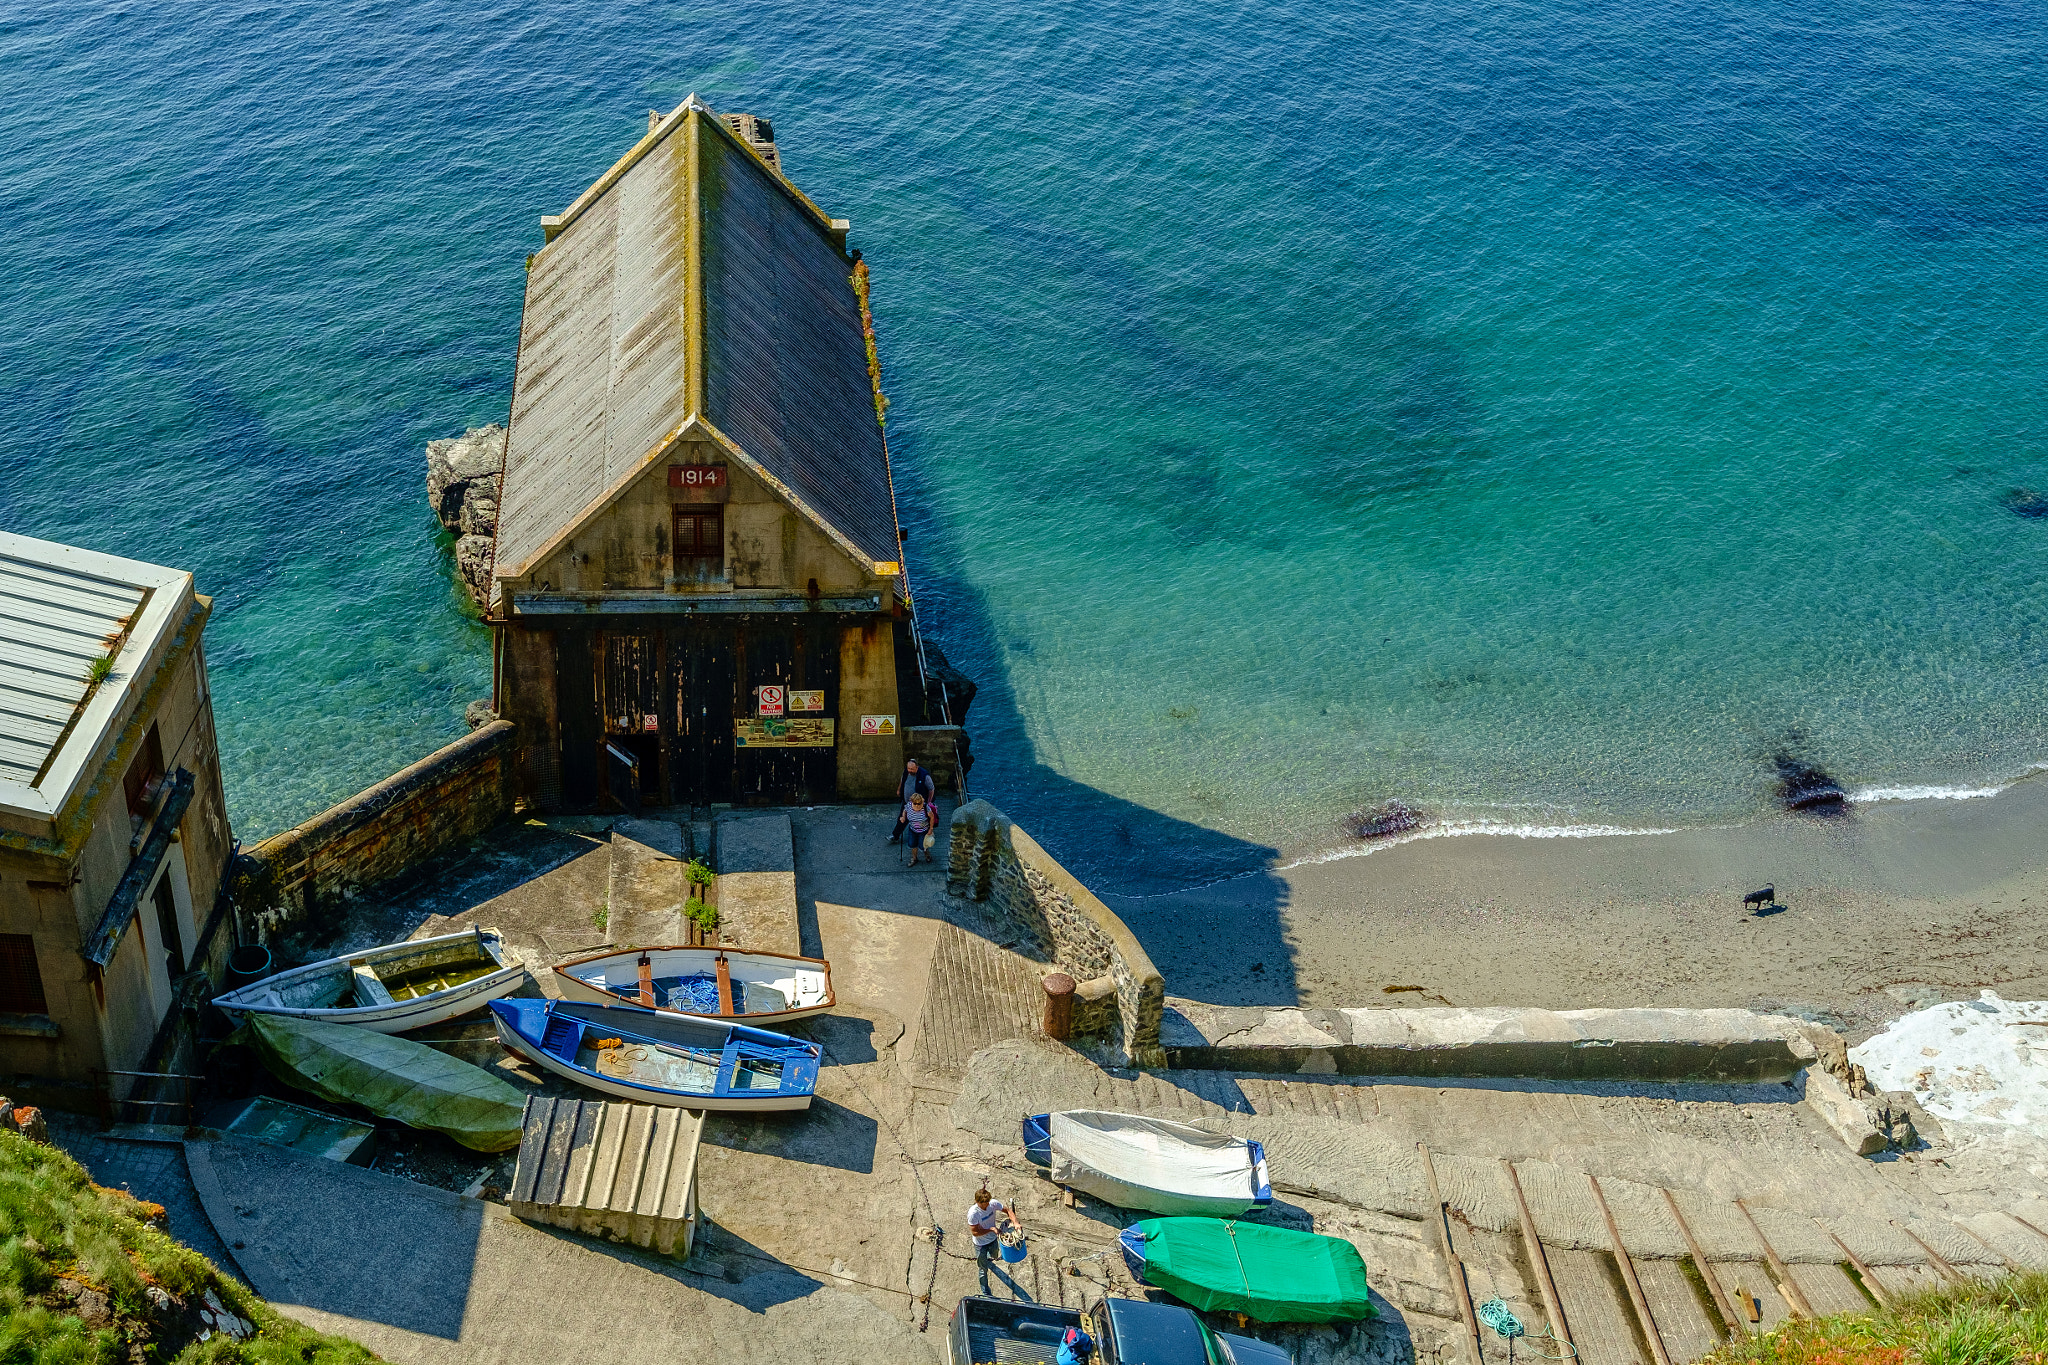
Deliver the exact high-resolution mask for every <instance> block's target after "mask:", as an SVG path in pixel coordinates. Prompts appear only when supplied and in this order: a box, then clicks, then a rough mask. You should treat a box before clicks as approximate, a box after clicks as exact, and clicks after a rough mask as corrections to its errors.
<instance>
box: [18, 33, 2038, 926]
mask: <svg viewBox="0 0 2048 1365" xmlns="http://www.w3.org/2000/svg"><path fill="white" fill-rule="evenodd" d="M1328 8H1330V7H1297V8H1296V9H1292V10H1289V9H1284V8H1283V9H1279V10H1276V9H1273V8H1272V7H1270V6H1262V7H1250V6H1233V5H1228V4H1213V3H1212V4H1204V3H1175V4H1171V5H1166V6H1158V5H1152V6H1140V5H1119V4H1110V5H1102V4H1091V5H1085V6H1083V5H1065V6H1055V7H1053V8H1050V9H1047V8H1040V9H1038V10H1035V11H1031V12H1019V11H1016V10H1012V9H1008V8H998V7H994V6H990V5H986V4H968V5H964V6H959V5H956V6H950V7H945V8H943V9H929V10H903V9H900V8H897V7H888V6H858V5H856V6H839V7H833V8H832V9H831V10H830V12H829V13H821V12H819V11H818V10H817V8H816V7H811V6H798V5H780V4H769V5H766V6H762V5H750V6H747V7H744V8H741V7H737V6H720V5H711V6H686V7H677V6H667V5H632V4H628V5H621V6H617V7H615V8H614V9H613V10H612V11H611V12H610V13H607V14H606V15H605V16H604V17H603V20H602V22H584V21H582V20H580V19H577V18H572V17H571V15H572V14H573V12H572V11H556V12H546V11H539V10H536V9H534V8H533V7H530V6H510V5H504V6H490V5H484V6H475V7H469V8H466V9H464V10H462V11H460V12H453V11H448V10H446V9H445V8H443V7H434V6H428V5H425V4H405V3H385V4H337V5H331V6H321V7H314V6H303V7H279V6H261V7H259V6H249V7H246V8H236V7H232V6H215V7H190V8H183V9H181V8H179V7H170V8H162V7H153V8H143V7H134V8H130V9H128V10H126V11H107V12H105V13H101V14H96V15H79V14H76V13H73V12H72V11H70V10H68V9H59V8H56V7H31V8H28V9H26V10H21V9H17V10H14V11H10V12H9V13H8V15H6V16H0V127H5V128H6V129H7V130H8V132H9V135H10V142H11V143H12V148H11V154H10V155H9V156H8V157H6V158H4V159H0V207H4V208H5V209H6V211H7V212H8V214H9V220H10V222H12V223H14V224H16V225H17V228H16V231H15V232H14V233H13V235H12V237H11V239H10V247H11V251H10V257H11V259H10V262H9V265H10V269H9V270H8V272H7V273H6V275H5V276H4V278H0V400H4V401H5V403H6V407H7V410H8V411H9V412H10V414H11V415H12V421H10V422H9V423H8V424H7V425H6V426H5V427H4V428H0V524H4V525H6V526H8V527H10V528H18V529H23V530H28V531H30V532H33V533H36V534H42V535H50V536H55V537H57V538H61V539H68V540H75V541H78V542H80V543H83V544H87V545H93V546H96V547H99V548H105V549H109V550H114V551H117V552H120V553H127V554H135V555H139V556H142V557H145V558H151V559H157V560H161V561H164V562H168V563H175V564H181V565H186V566H189V567H191V568H193V569H194V570H195V571H196V572H197V573H198V574H199V579H200V584H201V588H202V590H203V591H210V592H213V593H214V594H216V596H217V597H218V599H219V609H218V610H219V614H218V615H217V617H216V621H215V624H214V625H213V626H212V627H211V628H210V630H209V639H210V641H211V648H212V656H211V658H212V665H213V671H214V678H215V685H216V692H217V706H218V707H219V711H220V720H221V729H222V738H223V745H224V750H225V756H226V760H227V765H228V770H229V781H230V800H231V805H232V807H233V809H234V813H235V818H236V822H237V827H238V830H239V831H240V832H242V833H243V835H244V837H245V838H246V837H249V836H252V835H258V834H261V833H263V832H266V831H268V830H271V829H276V828H279V827H281V826H283V825H285V824H287V823H289V822H290V821H291V820H293V819H295V818H298V817H299V816H302V815H304V814H307V813H310V812H311V811H313V810H315V809H318V808H319V807H320V806H321V805H322V804H324V803H325V802H326V801H329V800H332V799H334V798H335V797H338V796H341V795H344V794H346V793H348V792H350V791H353V790H355V789H357V788H358V787H360V786H361V785H363V784H364V783H365V782H367V781H369V780H373V779H374V778H376V777H378V776H381V775H383V774H384V773H386V772H389V771H390V770H391V769H392V768H394V767H395V766H397V765H398V764H400V763H402V762H405V761H408V760H410V759H411V758H413V757H416V756H418V755H419V754H420V753H423V752H425V751H426V750H427V749H428V748H430V747H432V746H433V745H434V744H435V743H438V742H441V741H444V740H445V739H447V738H451V737H453V736H454V735H455V734H457V733H459V732H460V719H459V717H460V711H461V706H462V703H463V702H464V701H466V700H467V699H469V698H470V697H474V696H479V695H482V694H484V692H485V691H486V690H487V688H488V664H487V644H486V641H485V639H484V636H483V632H482V631H481V629H480V628H478V627H476V626H475V625H473V624H470V623H469V622H467V621H465V620H464V619H463V618H462V617H461V616H460V614H459V613H458V611H457V610H456V606H455V600H456V599H455V595H454V591H453V589H452V588H451V586H450V582H449V578H448V574H447V569H446V566H445V563H444V560H443V553H442V551H440V550H439V549H438V548H437V546H436V545H435V543H434V541H433V539H432V536H431V531H432V525H431V521H430V519H429V517H428V515H427V512H426V509H425V506H424V500H423V497H422V464H421V457H420V447H421V446H422V445H423V443H424V442H425V441H426V440H427V439H430V438H431V437H434V436H438V435H444V434H450V433H453V432H455V431H459V430H460V429H461V428H462V427H463V426H464V425H465V424H469V423H475V422H481V421H485V420H490V419H494V418H499V417H501V416H502V415H503V413H504V411H505V408H506V405H507V402H508V400H509V393H510V385H511V374H512V361H513V352H514V348H515V345H516V339H517V338H516V331H517V325H518V313H519V291H520V287H521V261H522V258H523V256H524V254H525V253H526V252H528V251H531V250H533V249H535V247H537V246H538V243H539V234H538V230H537V227H536V225H535V223H534V219H535V218H536V217H537V216H538V215H539V214H541V213H544V212H552V211H555V210H557V209H558V208H560V207H561V206H562V205H564V204H566V203H567V202H568V201H569V200H570V199H571V198H572V197H573V196H574V194H575V193H576V192H577V191H579V190H580V189H581V188H582V187H583V186H584V185H585V184H587V183H588V182H589V181H590V180H591V179H592V178H594V177H595V175H596V174H597V173H598V172H599V171H601V170H602V169H603V167H604V166H605V165H607V164H609V162H610V161H611V160H612V159H613V157H614V156H616V154H617V153H618V152H619V151H620V150H621V149H622V148H623V147H624V146H626V145H628V144H629V143H630V142H631V140H632V139H633V138H634V137H635V136H637V134H638V132H639V130H640V129H641V128H642V127H644V117H645V111H646V109H647V108H648V107H649V106H650V105H660V106H662V107H668V106H670V105H672V104H673V103H675V102H676V101H677V100H679V99H680V98H681V97H682V95H683V94H685V93H687V92H688V91H689V90H692V89H695V90H697V91H699V92H701V93H703V94H704V95H705V96H706V97H707V98H709V99H710V100H711V101H712V102H713V103H714V104H717V105H720V106H721V107H731V108H746V109H751V110H754V111H756V112H760V113H762V114H765V115H767V116H769V117H772V118H773V119H774V120H775V123H776V126H777V130H778V134H779V136H780V138H781V140H782V145H783V149H784V155H785V160H786V163H787V165H788V167H789V169H790V171H791V173H792V174H793V176H794V177H795V178H796V179H797V181H798V182H799V183H800V184H801V185H803V186H804V188H805V189H806V190H807V191H809V192H810V193H811V194H812V196H813V197H814V198H816V199H817V200H818V201H819V202H820V203H822V204H824V205H826V206H827V207H828V208H830V209H831V210H832V211H833V212H835V213H840V214H845V215H846V216H849V217H851V218H852V219H853V220H854V241H855V243H856V244H857V245H859V246H861V247H862V248H863V250H864V252H865V253H866V255H867V257H868V259H869V261H870V263H871V265H872V267H873V269H874V272H875V303H876V308H877V312H878V316H879V320H880V325H881V331H882V350H883V358H884V364H885V367H886V375H885V380H886V383H887V387H888V389H889V392H890V395H891V397H892V399H893V400H894V404H895V405H894V408H893V409H892V414H891V428H890V430H891V438H892V443H893V445H894V448H895V451H896V455H897V458H898V468H899V475H898V478H899V496H900V498H901V501H902V502H903V504H904V516H905V521H906V523H907V524H908V525H909V526H910V527H911V528H912V530H913V539H912V541H911V543H910V551H911V555H912V567H913V571H914V572H915V573H916V574H917V575H918V586H919V590H920V602H921V607H922V610H923V611H924V614H925V616H926V620H927V624H928V626H931V627H934V628H935V633H936V635H937V637H938V638H940V639H941V640H943V641H944V643H945V644H946V646H947V648H948V650H949V652H950V653H952V654H953V655H954V657H955V659H956V662H959V663H960V664H961V665H962V666H963V667H965V668H966V669H967V670H968V671H969V672H970V673H971V674H972V675H974V676H975V677H976V678H977V679H978V680H980V681H981V682H982V683H983V684H984V689H985V690H984V697H983V700H982V701H980V702H977V703H976V714H975V717H974V719H975V722H976V724H975V727H974V728H975V731H976V752H977V755H978V757H979V760H980V761H979V765H978V766H977V768H976V770H975V782H976V785H977V787H978V789H979V790H980V791H981V792H983V793H984V794H987V795H990V796H992V797H993V798H994V799H996V800H997V801H999V802H1001V803H1003V804H1005V805H1007V806H1009V807H1011V808H1012V809H1013V812H1014V813H1016V814H1018V815H1019V816H1020V818H1023V819H1024V820H1026V822H1027V823H1028V824H1030V825H1032V826H1033V827H1034V828H1035V829H1039V830H1040V831H1041V832H1042V833H1044V834H1045V836H1046V838H1047V841H1048V842H1049V843H1051V844H1052V845H1053V846H1054V848H1055V850H1056V851H1059V852H1061V853H1062V854H1063V855H1064V856H1068V857H1069V858H1070V859H1072V860H1074V861H1075V862H1076V863H1077V864H1079V865H1080V867H1081V868H1082V870H1085V871H1088V872H1090V873H1091V874H1094V875H1096V876H1098V877H1100V878H1103V879H1105V880H1106V881H1108V882H1110V883H1114V884H1122V885H1132V886H1135V885H1136V884H1138V883H1147V884H1150V883H1159V882H1172V881H1175V880H1178V879H1183V878H1193V877H1197V876H1202V875H1207V874H1209V873H1211V872H1214V871H1217V870H1223V869H1227V868H1229V867H1233V866H1242V865H1246V864H1248V863H1249V862H1254V861H1257V860H1258V859H1260V858H1261V857H1263V856H1265V855H1266V854H1268V853H1270V851H1271V850H1272V849H1274V848H1286V849H1289V850H1296V849H1299V848H1302V847H1309V846H1313V845H1316V844H1318V843H1321V842H1324V841H1326V839H1327V836H1328V833H1329V830H1330V828H1331V822H1332V820H1333V819H1334V818H1335V817H1336V816H1337V815H1338V814H1340V813H1341V812H1343V811H1345V810H1348V809H1352V808H1355V807H1357V806H1360V805H1368V804H1373V803H1376V802H1378V801H1380V800H1382V799H1385V798H1386V797H1389V796H1401V797H1405V798H1407V799H1410V800H1414V801H1420V802H1424V803H1428V804H1430V805H1433V806H1435V807H1438V808H1440V809H1448V810H1450V811H1453V812H1455V813H1458V814H1460V815H1463V816H1466V817H1471V818H1478V817H1483V818H1487V819H1493V820H1502V821H1506V822H1509V823H1517V824H1526V825H1530V826H1536V827H1550V826H1574V825H1581V826H1598V825H1616V826H1622V827H1642V826H1647V825H1667V824H1675V823H1695V822H1700V821H1709V820H1714V821H1718V820H1724V819H1732V818H1743V817H1744V816H1746V815H1749V814H1752V813H1754V812H1756V811H1759V810H1762V809H1764V808H1766V806H1767V804H1768V799H1769V783H1770V777H1771V769H1770V766H1769V762H1768V760H1769V758H1770V756H1771V755H1772V754H1773V753H1775V752H1777V751H1778V750H1780V749H1782V748H1786V747H1788V746H1791V747H1797V748H1798V749H1800V750H1801V751H1802V752H1804V753H1806V754H1808V755H1810V756H1811V757H1812V758H1814V759H1815V760H1817V761H1819V762H1821V763H1822V764H1823V765H1824V766H1826V767H1827V768H1828V769H1829V770H1830V771H1831V772H1833V773H1835V774H1836V775H1837V776H1838V777H1840V778H1841V779H1842V780H1843V781H1844V782H1845V783H1847V784H1849V785H1851V786H1854V787H1860V788H1873V789H1902V788H1914V787H1936V788H1946V787H1962V788H1972V787H1981V786H1984V785H1988V784H1993V783H1995V782H1997V781H1999V780H2002V779H2003V778H2006V777H2008V776H2010V775H2012V774H2014V773H2017V772H2019V771H2021V770H2022V769H2024V768H2025V767H2026V766H2027V765H2029V764H2030V763H2032V762H2034V761H2036V760H2038V759H2041V758H2043V757H2048V735H2044V714H2043V710H2044V708H2043V696H2044V694H2043V689H2042V681H2043V676H2042V668H2043V664H2044V660H2048V594H2044V592H2043V587H2044V578H2048V520H2026V519H2023V518H2021V517H2018V516H2016V515H2015V514H2014V513H2013V512H2012V511H2011V510H2009V508H2008V507H2007V506H2006V505H2004V503H2003V502H2002V501H2001V499H2002V498H2004V497H2005V496H2006V495H2007V494H2009V493H2010V492H2011V490H2013V489H2017V488H2033V489H2037V490H2043V491H2048V385H2044V382H2043V381H2044V379H2048V323H2044V319H2048V172H2044V170H2043V169H2042V164H2041V162H2040V160H2039V157H2038V150H2039V148H2040V147H2041V146H2043V145H2048V67H2044V62H2043V58H2044V55H2048V37H2044V36H2043V35H2042V33H2041V31H2040V29H2039V27H2038V25H2035V24H2032V23H2030V21H2029V20H2030V14H2029V11H2028V10H2027V9H2025V8H2023V7H2021V6H2017V5H1996V4H1993V5H1980V6H1973V7H1969V8H1968V9H1958V8H1951V7H1941V6H1934V5H1918V6H1915V5H1904V6H1896V7H1892V8H1890V9H1887V10H1884V11H1883V12H1878V11H1873V10H1870V9H1869V8H1867V7H1859V6H1850V5H1842V4H1836V5H1829V4H1822V5H1819V6H1809V7H1807V8H1806V9H1804V10H1802V11H1801V12H1800V13H1799V14H1798V15H1797V16H1790V17H1788V16H1787V15H1786V13H1785V12H1784V11H1783V10H1782V8H1781V7H1774V6H1769V5H1765V4H1761V3H1746V4H1745V3H1737V4H1717V5H1712V6H1708V5H1696V4H1681V3H1665V4H1645V5H1636V6H1618V5H1601V4H1576V5H1543V6H1537V5H1502V6H1491V7H1483V8H1482V7H1471V6H1465V5H1460V4H1455V3H1418V4H1406V5H1386V6H1379V7H1371V8H1366V7H1352V8H1348V9H1346V10H1345V11H1344V12H1342V13H1336V14H1331V13H1326V12H1324V11H1325V10H1327V9H1328Z"/></svg>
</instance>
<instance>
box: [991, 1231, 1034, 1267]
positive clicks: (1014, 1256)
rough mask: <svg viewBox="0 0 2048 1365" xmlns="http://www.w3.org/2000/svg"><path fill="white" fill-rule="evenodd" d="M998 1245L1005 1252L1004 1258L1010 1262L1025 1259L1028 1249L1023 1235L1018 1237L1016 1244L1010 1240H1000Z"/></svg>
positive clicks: (1012, 1263)
mask: <svg viewBox="0 0 2048 1365" xmlns="http://www.w3.org/2000/svg"><path fill="white" fill-rule="evenodd" d="M996 1245H997V1246H998V1247H1000V1248H1001V1250H1002V1253H1003V1259H1004V1260H1005V1261H1007V1262H1009V1263H1010V1264H1011V1265H1015V1264H1017V1262H1019V1261H1021V1260H1023V1259H1024V1256H1025V1253H1026V1250H1027V1249H1026V1247H1025V1245H1024V1239H1023V1238H1022V1237H1019V1238H1018V1239H1017V1241H1016V1244H1015V1245H1014V1246H1013V1245H1012V1244H1010V1243H1009V1242H998V1243H997V1244H996Z"/></svg>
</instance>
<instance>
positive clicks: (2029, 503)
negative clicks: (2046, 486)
mask: <svg viewBox="0 0 2048 1365" xmlns="http://www.w3.org/2000/svg"><path fill="white" fill-rule="evenodd" d="M2004 502H2005V505H2006V508H2007V509H2008V510H2009V511H2011V512H2012V513H2013V515H2015V516H2021V517H2029V518H2034V517H2048V493H2036V492H2035V491H2034V490H2033V489H2031V488H2015V489H2013V490H2012V492H2010V493H2007V494H2006V495H2005V498H2004Z"/></svg>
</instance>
